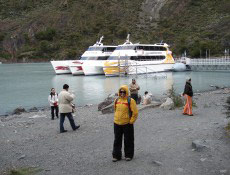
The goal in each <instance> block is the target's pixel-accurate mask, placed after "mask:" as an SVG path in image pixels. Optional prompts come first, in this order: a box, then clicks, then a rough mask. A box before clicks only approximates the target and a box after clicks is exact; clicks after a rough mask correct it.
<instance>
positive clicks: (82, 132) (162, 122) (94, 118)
mask: <svg viewBox="0 0 230 175" xmlns="http://www.w3.org/2000/svg"><path fill="white" fill-rule="evenodd" d="M226 93H229V90H228V91H224V90H219V91H214V92H205V93H202V94H201V95H196V96H195V97H194V100H195V102H196V104H197V106H198V107H196V108H194V116H193V117H190V116H183V115H182V114H181V112H182V109H176V110H168V111H167V110H166V111H164V110H162V109H159V108H154V109H146V110H144V111H141V112H140V113H139V119H138V120H137V122H136V123H135V157H134V159H133V160H132V161H130V162H126V161H125V160H121V161H119V162H116V163H113V162H112V161H111V160H112V157H111V151H112V144H113V114H107V115H102V114H101V113H100V112H98V111H97V107H96V106H91V107H83V108H79V109H78V111H77V113H76V117H75V121H76V122H78V123H79V124H80V125H81V127H80V129H79V130H77V131H72V130H71V128H70V125H69V122H68V120H66V121H65V126H66V129H67V130H68V132H67V133H63V134H59V133H58V131H59V127H58V122H59V120H57V119H56V120H54V121H51V120H50V112H49V111H43V112H37V113H25V114H22V115H19V116H9V117H7V118H4V119H1V122H0V172H2V174H6V173H5V171H6V170H7V169H12V168H13V167H16V168H19V167H37V168H39V169H41V172H40V173H38V174H41V175H59V174H60V175H62V174H65V175H76V174H77V175H87V174H89V175H97V174H98V175H107V174H113V175H120V174H132V175H145V174H146V175H150V174H155V175H180V174H185V175H219V174H230V166H229V165H230V137H228V136H227V135H226V132H225V130H224V127H225V126H226V125H227V123H228V122H229V120H228V119H226V115H225V114H223V112H224V110H223V109H224V108H223V105H224V104H225V101H226V98H227V96H228V95H227V94H226ZM31 117H34V118H31ZM195 140H199V141H201V142H202V144H204V145H205V146H206V147H205V148H203V149H201V150H200V151H196V150H195V149H193V148H192V142H193V141H195ZM0 174H1V173H0Z"/></svg>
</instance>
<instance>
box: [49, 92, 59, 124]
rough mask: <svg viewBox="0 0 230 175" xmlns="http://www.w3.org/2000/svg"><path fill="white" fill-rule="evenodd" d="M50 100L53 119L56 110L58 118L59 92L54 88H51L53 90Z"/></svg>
mask: <svg viewBox="0 0 230 175" xmlns="http://www.w3.org/2000/svg"><path fill="white" fill-rule="evenodd" d="M48 101H49V103H50V107H51V119H52V120H54V111H55V114H56V117H57V118H58V94H57V93H56V92H55V89H54V88H51V92H50V95H49V97H48Z"/></svg>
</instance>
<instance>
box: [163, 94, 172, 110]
mask: <svg viewBox="0 0 230 175" xmlns="http://www.w3.org/2000/svg"><path fill="white" fill-rule="evenodd" d="M160 108H163V109H166V110H171V109H174V102H173V100H172V99H171V98H169V97H168V98H167V100H166V102H164V103H163V104H161V106H160Z"/></svg>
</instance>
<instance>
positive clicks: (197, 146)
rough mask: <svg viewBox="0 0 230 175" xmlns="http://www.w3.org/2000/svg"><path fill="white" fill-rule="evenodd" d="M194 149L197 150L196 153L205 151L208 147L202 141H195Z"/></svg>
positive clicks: (193, 143)
mask: <svg viewBox="0 0 230 175" xmlns="http://www.w3.org/2000/svg"><path fill="white" fill-rule="evenodd" d="M192 148H194V149H195V151H201V150H203V149H204V148H207V146H206V145H204V141H201V140H194V141H193V142H192Z"/></svg>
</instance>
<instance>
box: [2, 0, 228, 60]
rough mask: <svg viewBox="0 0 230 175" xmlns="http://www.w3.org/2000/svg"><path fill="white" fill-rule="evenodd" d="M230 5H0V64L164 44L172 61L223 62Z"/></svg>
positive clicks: (132, 0) (52, 1)
mask: <svg viewBox="0 0 230 175" xmlns="http://www.w3.org/2000/svg"><path fill="white" fill-rule="evenodd" d="M229 9H230V1H229V0H180V1H178V0H160V1H159V0H0V61H2V62H41V61H49V60H64V59H78V58H79V57H80V56H81V54H82V53H83V52H84V51H85V50H86V49H87V48H88V47H89V46H90V45H93V44H94V43H95V42H96V40H98V39H99V38H100V36H102V35H103V36H104V40H103V43H104V44H110V45H118V44H122V43H124V41H125V39H126V36H127V34H128V33H130V34H131V35H130V36H131V37H130V40H131V41H132V42H134V43H136V42H140V43H148V44H150V43H158V42H161V41H163V42H166V43H168V44H169V45H170V46H171V50H172V51H173V54H174V56H175V57H179V56H181V54H182V53H183V52H184V51H185V50H186V52H187V55H189V56H190V57H193V58H197V57H200V56H201V57H205V54H206V50H210V52H211V53H210V54H211V55H212V56H222V55H223V54H224V50H225V49H229V46H230V30H229V29H230V11H229Z"/></svg>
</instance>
